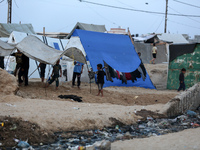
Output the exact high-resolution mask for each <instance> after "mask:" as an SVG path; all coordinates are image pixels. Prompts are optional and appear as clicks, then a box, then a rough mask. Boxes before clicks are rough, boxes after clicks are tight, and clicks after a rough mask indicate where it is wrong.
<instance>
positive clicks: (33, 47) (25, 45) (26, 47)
mask: <svg viewBox="0 0 200 150" xmlns="http://www.w3.org/2000/svg"><path fill="white" fill-rule="evenodd" d="M16 48H17V49H19V50H20V51H21V52H22V53H24V54H25V55H26V56H28V57H29V58H32V59H34V60H37V61H39V62H42V63H46V64H55V63H56V61H57V60H58V59H60V58H61V56H62V51H59V50H56V49H54V48H52V47H50V46H47V45H46V44H44V43H43V42H42V41H41V40H40V39H39V38H37V37H35V36H33V35H29V36H27V37H25V38H24V39H23V40H22V41H21V42H20V43H19V44H17V46H16Z"/></svg>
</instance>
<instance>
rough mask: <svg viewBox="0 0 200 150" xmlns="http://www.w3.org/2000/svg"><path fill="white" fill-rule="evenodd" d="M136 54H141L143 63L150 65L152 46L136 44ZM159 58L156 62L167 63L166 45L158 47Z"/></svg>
mask: <svg viewBox="0 0 200 150" xmlns="http://www.w3.org/2000/svg"><path fill="white" fill-rule="evenodd" d="M134 46H135V50H136V52H141V59H142V61H143V63H145V64H146V63H149V61H150V60H151V59H152V58H153V57H152V52H151V51H152V47H153V46H152V45H151V44H150V43H140V42H134ZM156 47H157V48H158V50H157V58H156V60H155V62H156V63H163V62H167V50H166V45H157V46H156Z"/></svg>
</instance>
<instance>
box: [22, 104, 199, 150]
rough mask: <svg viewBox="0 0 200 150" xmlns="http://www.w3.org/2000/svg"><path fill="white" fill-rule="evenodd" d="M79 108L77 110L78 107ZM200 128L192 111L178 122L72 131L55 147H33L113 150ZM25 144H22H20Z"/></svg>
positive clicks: (148, 120) (37, 148)
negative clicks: (117, 145) (113, 146)
mask: <svg viewBox="0 0 200 150" xmlns="http://www.w3.org/2000/svg"><path fill="white" fill-rule="evenodd" d="M74 108H76V107H74ZM197 127H200V115H199V114H198V113H196V114H195V113H194V112H192V111H187V112H186V114H184V115H180V116H177V117H176V118H169V119H167V118H158V119H155V118H153V117H151V116H148V117H146V120H144V121H141V120H140V121H139V122H138V123H137V124H134V125H127V126H126V125H122V124H118V125H116V124H115V125H114V126H113V127H104V128H102V129H95V130H86V131H69V132H57V133H54V134H55V136H56V137H57V140H56V142H55V143H51V144H48V145H45V144H40V145H39V146H33V148H34V149H35V150H40V149H68V150H85V149H86V150H110V147H111V142H114V141H117V140H129V139H134V138H146V137H150V136H160V135H165V134H168V133H173V132H179V131H182V130H184V129H189V128H197ZM20 142H21V144H20ZM20 142H18V147H28V146H30V145H29V144H28V142H24V141H20Z"/></svg>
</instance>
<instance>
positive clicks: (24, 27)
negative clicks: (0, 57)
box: [0, 23, 35, 37]
mask: <svg viewBox="0 0 200 150" xmlns="http://www.w3.org/2000/svg"><path fill="white" fill-rule="evenodd" d="M13 31H18V32H24V33H29V34H35V31H34V29H33V26H32V24H16V23H12V24H7V23H0V37H9V36H10V34H11V33H12V32H13Z"/></svg>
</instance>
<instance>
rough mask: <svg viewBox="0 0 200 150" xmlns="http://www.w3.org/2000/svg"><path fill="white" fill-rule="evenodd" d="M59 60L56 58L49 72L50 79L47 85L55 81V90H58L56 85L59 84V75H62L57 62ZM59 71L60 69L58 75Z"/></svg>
mask: <svg viewBox="0 0 200 150" xmlns="http://www.w3.org/2000/svg"><path fill="white" fill-rule="evenodd" d="M59 63H60V60H58V61H57V62H56V64H55V65H54V66H53V71H52V74H51V77H52V78H51V80H50V81H49V82H48V84H47V86H45V87H48V86H49V85H50V84H51V83H53V82H54V81H56V90H58V86H59V77H62V68H61V65H60V64H59ZM59 71H60V75H59Z"/></svg>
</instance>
